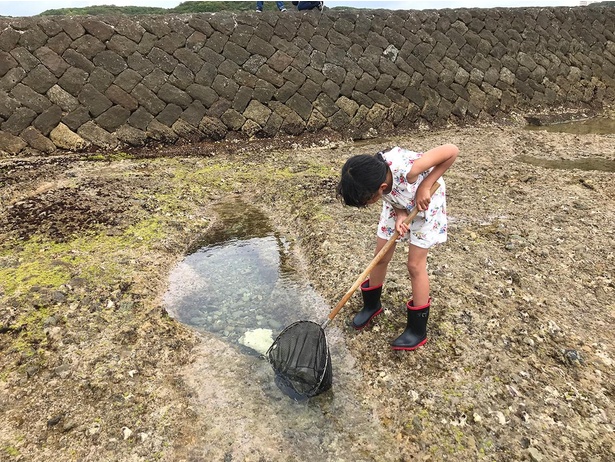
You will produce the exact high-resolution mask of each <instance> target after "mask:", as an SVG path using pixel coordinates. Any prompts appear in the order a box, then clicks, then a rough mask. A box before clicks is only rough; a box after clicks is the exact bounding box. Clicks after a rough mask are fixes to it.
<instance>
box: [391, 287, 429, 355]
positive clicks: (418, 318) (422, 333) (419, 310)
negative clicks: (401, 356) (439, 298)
mask: <svg viewBox="0 0 615 462" xmlns="http://www.w3.org/2000/svg"><path fill="white" fill-rule="evenodd" d="M430 305H431V299H429V300H428V302H427V305H423V306H414V304H413V301H412V300H410V301H409V302H408V304H407V305H406V308H407V314H408V323H407V325H406V330H404V332H403V333H402V334H401V335H400V336H399V337H397V338H396V339H395V340H393V342H392V343H391V347H393V349H394V350H416V349H417V348H418V347H420V346H423V345H425V344H426V343H427V320H428V319H429V307H430Z"/></svg>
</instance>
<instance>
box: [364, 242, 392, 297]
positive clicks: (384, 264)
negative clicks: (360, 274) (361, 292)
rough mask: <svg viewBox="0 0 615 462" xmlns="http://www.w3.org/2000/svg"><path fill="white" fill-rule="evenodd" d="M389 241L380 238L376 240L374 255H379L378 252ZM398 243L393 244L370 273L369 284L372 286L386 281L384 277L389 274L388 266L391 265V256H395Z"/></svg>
mask: <svg viewBox="0 0 615 462" xmlns="http://www.w3.org/2000/svg"><path fill="white" fill-rule="evenodd" d="M387 242H388V241H387V240H386V239H382V238H381V237H379V238H378V240H377V241H376V250H375V251H374V256H376V255H378V252H380V250H381V249H382V248H383V247H384V245H385V244H386V243H387ZM395 246H396V244H394V245H392V246H391V248H390V249H389V251H388V252H387V253H386V254H385V255H384V257H382V259H381V260H380V261H379V262H378V263H377V264H376V266H374V268H373V269H372V270H371V272H370V273H369V285H370V286H371V287H374V286H380V285H382V283H383V282H384V278H385V277H386V275H387V268H388V267H389V262H390V261H391V258H393V254H394V253H395Z"/></svg>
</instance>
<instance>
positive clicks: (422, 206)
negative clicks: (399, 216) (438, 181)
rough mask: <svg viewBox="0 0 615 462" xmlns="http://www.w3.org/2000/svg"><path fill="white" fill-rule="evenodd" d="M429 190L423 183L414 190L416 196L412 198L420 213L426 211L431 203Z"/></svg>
mask: <svg viewBox="0 0 615 462" xmlns="http://www.w3.org/2000/svg"><path fill="white" fill-rule="evenodd" d="M429 188H430V187H428V186H427V185H426V183H425V182H423V183H421V184H420V185H419V187H418V188H417V190H416V196H415V198H414V202H415V203H416V207H417V208H418V209H419V210H420V211H421V212H422V211H423V210H427V209H428V208H429V204H430V203H431V194H430V193H429Z"/></svg>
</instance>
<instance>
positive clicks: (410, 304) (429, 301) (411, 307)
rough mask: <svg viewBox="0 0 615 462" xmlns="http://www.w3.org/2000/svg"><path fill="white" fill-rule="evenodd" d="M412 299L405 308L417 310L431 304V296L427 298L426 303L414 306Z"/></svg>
mask: <svg viewBox="0 0 615 462" xmlns="http://www.w3.org/2000/svg"><path fill="white" fill-rule="evenodd" d="M413 301H414V300H410V301H409V302H408V303H407V304H406V308H408V309H409V310H410V311H418V310H424V309H425V308H429V307H430V306H431V297H430V298H429V300H427V304H426V305H423V306H414V305H413V304H412V303H413Z"/></svg>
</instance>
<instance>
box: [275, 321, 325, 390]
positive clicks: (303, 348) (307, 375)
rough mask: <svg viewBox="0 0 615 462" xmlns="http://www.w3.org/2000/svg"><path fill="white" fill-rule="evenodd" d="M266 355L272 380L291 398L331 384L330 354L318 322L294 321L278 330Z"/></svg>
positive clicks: (323, 388) (322, 388) (323, 332)
mask: <svg viewBox="0 0 615 462" xmlns="http://www.w3.org/2000/svg"><path fill="white" fill-rule="evenodd" d="M266 356H267V360H268V361H269V363H270V364H271V366H272V367H273V370H274V372H275V374H276V383H277V384H278V386H279V387H280V388H281V389H282V391H285V392H287V394H289V395H291V396H293V397H297V398H312V397H314V396H316V395H319V394H320V393H324V392H325V391H327V390H329V389H330V388H331V386H332V382H333V370H332V364H331V354H330V352H329V345H328V342H327V336H326V334H325V331H324V329H323V328H322V326H321V325H320V324H317V323H315V322H313V321H297V322H294V323H293V324H291V325H289V326H288V327H286V328H285V329H284V330H283V331H282V332H280V334H279V335H278V337H277V338H276V339H275V341H274V342H273V344H272V345H271V346H270V347H269V349H268V350H267V353H266ZM288 392H290V393H288Z"/></svg>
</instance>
